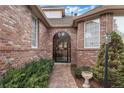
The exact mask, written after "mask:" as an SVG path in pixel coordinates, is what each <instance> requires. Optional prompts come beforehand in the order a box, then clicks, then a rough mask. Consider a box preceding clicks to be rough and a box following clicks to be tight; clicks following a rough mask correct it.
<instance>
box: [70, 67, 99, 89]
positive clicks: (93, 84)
mask: <svg viewBox="0 0 124 93" xmlns="http://www.w3.org/2000/svg"><path fill="white" fill-rule="evenodd" d="M75 69H76V66H75V65H72V66H71V72H72V75H73V77H74V79H75V82H76V84H77V86H78V88H82V86H83V83H84V79H83V78H77V77H76V76H75ZM90 85H91V88H100V87H101V85H100V84H99V83H98V82H96V81H94V80H93V79H91V80H90Z"/></svg>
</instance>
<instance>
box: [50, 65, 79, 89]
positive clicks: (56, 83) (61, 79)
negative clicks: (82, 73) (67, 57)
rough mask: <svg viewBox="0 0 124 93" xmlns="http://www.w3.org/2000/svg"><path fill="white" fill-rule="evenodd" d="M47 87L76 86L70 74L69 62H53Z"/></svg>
mask: <svg viewBox="0 0 124 93" xmlns="http://www.w3.org/2000/svg"><path fill="white" fill-rule="evenodd" d="M48 87H49V88H77V85H76V82H75V80H74V78H73V76H72V74H71V64H69V63H55V65H54V67H53V71H52V73H51V75H50V79H49V85H48Z"/></svg>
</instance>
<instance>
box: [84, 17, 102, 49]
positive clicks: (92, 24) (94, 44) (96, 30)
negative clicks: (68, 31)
mask: <svg viewBox="0 0 124 93" xmlns="http://www.w3.org/2000/svg"><path fill="white" fill-rule="evenodd" d="M99 47H100V21H99V19H95V20H90V21H86V22H85V23H84V48H99Z"/></svg>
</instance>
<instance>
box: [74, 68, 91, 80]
mask: <svg viewBox="0 0 124 93" xmlns="http://www.w3.org/2000/svg"><path fill="white" fill-rule="evenodd" d="M82 71H91V68H90V67H88V66H82V67H78V68H76V69H75V76H76V78H82V76H81V73H82Z"/></svg>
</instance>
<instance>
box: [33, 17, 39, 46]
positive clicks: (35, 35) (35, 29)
mask: <svg viewBox="0 0 124 93" xmlns="http://www.w3.org/2000/svg"><path fill="white" fill-rule="evenodd" d="M37 47H38V19H37V18H36V17H34V16H33V17H32V48H37Z"/></svg>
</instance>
